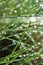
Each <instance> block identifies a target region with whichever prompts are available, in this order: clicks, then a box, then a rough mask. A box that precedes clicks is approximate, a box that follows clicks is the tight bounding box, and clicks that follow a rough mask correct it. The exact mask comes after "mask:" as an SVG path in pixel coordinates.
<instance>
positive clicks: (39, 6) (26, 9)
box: [0, 0, 43, 17]
mask: <svg viewBox="0 0 43 65" xmlns="http://www.w3.org/2000/svg"><path fill="white" fill-rule="evenodd" d="M36 15H38V16H40V15H43V0H6V1H5V0H0V16H10V17H12V16H14V17H16V16H36Z"/></svg>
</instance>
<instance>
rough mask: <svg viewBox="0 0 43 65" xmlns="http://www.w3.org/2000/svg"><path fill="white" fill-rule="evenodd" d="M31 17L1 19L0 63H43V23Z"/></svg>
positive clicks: (19, 64)
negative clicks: (31, 20) (32, 19)
mask: <svg viewBox="0 0 43 65" xmlns="http://www.w3.org/2000/svg"><path fill="white" fill-rule="evenodd" d="M30 18H32V17H30ZM30 18H25V17H20V18H11V19H10V18H3V19H1V21H3V23H2V22H1V23H0V26H1V28H0V65H1V64H4V65H10V64H11V65H13V64H14V65H27V64H28V65H30V64H34V65H43V25H42V24H40V23H41V22H40V21H39V20H37V21H36V22H30V21H29V19H30ZM6 20H7V21H10V22H7V24H6ZM4 21H5V22H4Z"/></svg>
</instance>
